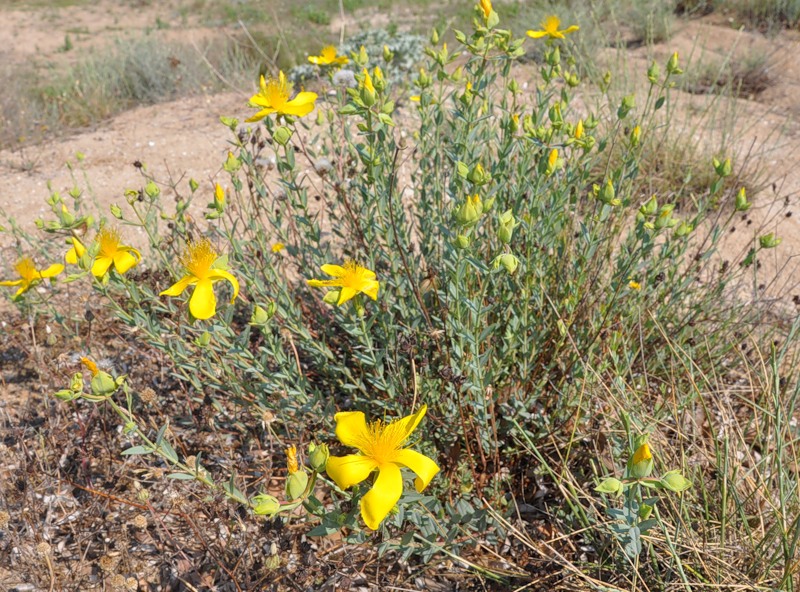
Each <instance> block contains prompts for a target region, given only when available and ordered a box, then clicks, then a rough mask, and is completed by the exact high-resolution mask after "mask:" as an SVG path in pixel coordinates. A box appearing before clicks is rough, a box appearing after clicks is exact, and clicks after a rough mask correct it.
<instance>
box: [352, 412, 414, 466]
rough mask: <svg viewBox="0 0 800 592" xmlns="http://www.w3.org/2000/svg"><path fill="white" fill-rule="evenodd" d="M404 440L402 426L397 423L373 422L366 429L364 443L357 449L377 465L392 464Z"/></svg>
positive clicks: (404, 435)
mask: <svg viewBox="0 0 800 592" xmlns="http://www.w3.org/2000/svg"><path fill="white" fill-rule="evenodd" d="M405 439H406V434H405V432H404V430H403V425H402V424H401V423H398V422H392V423H389V424H384V423H383V422H381V421H380V420H378V421H374V422H372V423H371V424H369V426H368V427H367V433H366V434H365V438H364V440H365V441H364V442H362V443H361V444H360V445H359V446H358V449H359V450H361V452H362V453H363V454H364V455H365V456H367V457H369V458H371V459H373V460H374V461H375V462H376V463H378V465H384V464H387V463H391V462H394V458H395V455H396V454H397V451H398V450H400V447H401V445H402V444H403V442H404V441H405Z"/></svg>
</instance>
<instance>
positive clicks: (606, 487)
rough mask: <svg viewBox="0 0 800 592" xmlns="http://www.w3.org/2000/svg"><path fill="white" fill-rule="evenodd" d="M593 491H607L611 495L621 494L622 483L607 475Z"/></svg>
mask: <svg viewBox="0 0 800 592" xmlns="http://www.w3.org/2000/svg"><path fill="white" fill-rule="evenodd" d="M594 490H595V491H598V492H600V493H609V494H613V495H622V490H623V484H622V481H620V480H619V479H615V478H614V477H608V478H607V479H604V480H603V481H602V482H601V483H600V485H598V486H597V487H595V488H594Z"/></svg>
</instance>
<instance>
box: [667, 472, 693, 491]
mask: <svg viewBox="0 0 800 592" xmlns="http://www.w3.org/2000/svg"><path fill="white" fill-rule="evenodd" d="M661 485H663V486H664V488H665V489H669V490H670V491H674V492H675V493H681V492H683V491H686V490H687V489H689V488H690V487H691V486H692V482H691V481H689V480H688V479H687V478H686V477H684V476H683V475H681V472H680V471H678V470H675V471H669V472H668V473H666V474H665V475H664V476H663V477H661Z"/></svg>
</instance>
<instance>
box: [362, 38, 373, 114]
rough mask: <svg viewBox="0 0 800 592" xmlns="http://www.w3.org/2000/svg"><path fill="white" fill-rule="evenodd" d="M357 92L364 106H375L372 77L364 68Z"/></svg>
mask: <svg viewBox="0 0 800 592" xmlns="http://www.w3.org/2000/svg"><path fill="white" fill-rule="evenodd" d="M362 49H363V48H362ZM358 91H359V96H360V97H361V102H362V103H364V105H366V106H367V107H372V106H373V105H374V104H375V85H374V84H373V83H372V76H370V74H369V70H367V69H366V68H364V71H363V72H362V73H361V85H360V86H359V89H358Z"/></svg>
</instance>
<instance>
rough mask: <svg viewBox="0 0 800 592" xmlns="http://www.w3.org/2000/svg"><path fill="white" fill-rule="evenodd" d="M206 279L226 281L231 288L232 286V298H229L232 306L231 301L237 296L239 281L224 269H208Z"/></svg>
mask: <svg viewBox="0 0 800 592" xmlns="http://www.w3.org/2000/svg"><path fill="white" fill-rule="evenodd" d="M208 279H210V280H228V281H229V282H230V284H231V286H233V296H232V297H231V304H233V301H234V300H236V297H237V296H238V295H239V280H237V279H236V278H235V277H234V276H233V275H232V274H230V273H228V272H227V271H225V270H224V269H209V270H208Z"/></svg>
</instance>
